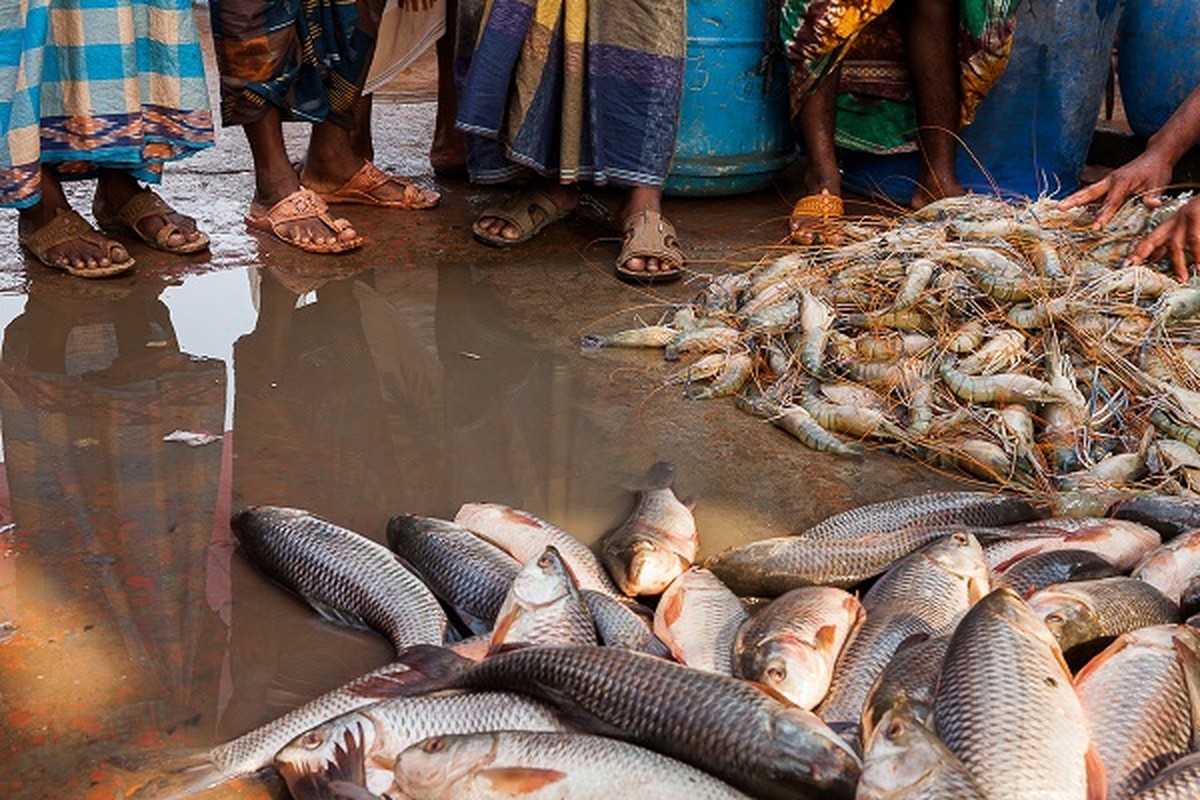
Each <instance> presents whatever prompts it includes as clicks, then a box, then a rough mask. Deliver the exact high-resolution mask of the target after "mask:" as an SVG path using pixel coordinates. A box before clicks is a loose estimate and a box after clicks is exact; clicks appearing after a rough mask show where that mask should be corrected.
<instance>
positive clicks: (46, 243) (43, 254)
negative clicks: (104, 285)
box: [17, 210, 136, 278]
mask: <svg viewBox="0 0 1200 800" xmlns="http://www.w3.org/2000/svg"><path fill="white" fill-rule="evenodd" d="M17 239H18V241H20V243H21V246H22V247H24V248H25V249H26V250H28V251H29V252H30V253H32V254H33V257H34V258H36V259H37V260H38V261H40V262H42V263H43V264H45V265H46V266H47V267H50V268H51V269H61V270H63V271H64V272H67V273H69V274H71V275H75V276H77V277H80V278H107V277H110V276H112V275H120V274H121V273H122V272H128V271H129V270H131V269H133V265H134V264H135V263H136V262H135V261H134V260H133V257H132V256H129V257H127V258H126V259H125V260H124V261H120V262H118V261H116V260H115V259H113V251H114V249H115V248H118V247H120V248H121V249H124V248H123V247H122V245H121V243H120V242H114V241H113V240H112V239H109V238H108V237H107V236H103V235H101V234H100V232H99V231H97V230H96V229H95V228H93V227H92V226H91V225H89V224H88V221H87V220H85V219H84V218H83V217H81V216H80V215H79V212H77V211H73V210H66V211H59V212H58V214H57V215H55V217H54V219H52V220H50V221H49V222H47V223H46V224H45V225H43V226H42V227H40V228H38V229H37V230H36V231H34V232H33V233H31V234H29V235H20V234H19V235H18V237H17ZM73 241H81V242H85V243H87V244H90V245H94V246H95V247H96V248H97V249H99V250H100V252H101V253H103V254H104V256H105V257H107V258H108V260H109V261H110V262H111V263H110V264H109V265H108V266H106V267H101V266H95V267H87V266H84V267H76V266H75V265H73V264H71V263H70V262H69V261H64V260H63V257H62V256H54V255H51V254H50V251H51V250H53V249H54V248H55V247H58V246H59V245H64V244H67V243H68V242H73Z"/></svg>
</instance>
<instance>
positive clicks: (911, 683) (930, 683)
mask: <svg viewBox="0 0 1200 800" xmlns="http://www.w3.org/2000/svg"><path fill="white" fill-rule="evenodd" d="M951 634H953V631H952V630H951V631H947V632H945V633H940V634H937V635H934V636H914V637H912V638H911V639H909V640H908V641H907V642H905V643H904V644H902V645H901V646H900V648H899V649H897V650H896V653H895V655H893V656H892V660H891V661H889V662H888V664H887V666H886V667H884V668H883V672H881V673H879V678H878V680H876V681H875V685H874V686H872V687H871V690H870V691H869V692H868V693H867V699H866V700H865V701H864V703H863V715H862V737H863V740H864V741H868V742H869V741H870V740H871V735H872V733H873V732H874V730H875V728H876V727H877V726H878V725H879V721H880V719H882V717H883V715H884V714H885V713H887V712H888V711H889V710H891V709H895V708H904V709H907V711H908V713H909V714H911V715H912V716H913V717H914V718H915V719H917V720H919V721H920V722H921V724H923V725H930V726H932V725H933V722H932V720H933V698H934V694H935V693H936V692H937V682H938V676H939V675H941V672H942V661H943V660H944V659H945V658H946V648H948V647H949V646H950V636H951Z"/></svg>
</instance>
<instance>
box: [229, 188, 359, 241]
mask: <svg viewBox="0 0 1200 800" xmlns="http://www.w3.org/2000/svg"><path fill="white" fill-rule="evenodd" d="M245 219H246V225H247V226H249V227H250V228H253V229H254V230H257V231H262V232H264V233H269V234H271V235H272V236H274V237H275V238H276V239H278V240H279V241H281V242H283V243H284V244H290V245H291V246H292V247H296V248H299V249H300V250H303V251H304V252H306V253H320V254H327V253H347V252H349V251H351V250H357V249H358V248H360V247H362V245H363V237H361V236H355V237H354V238H353V239H351V240H349V241H340V240H338V239H337V238H336V236H337V234H340V233H341V232H342V231H344V230H346V229H347V228H349V227H350V222H349V221H348V220H344V219H340V218H339V219H334V218H333V217H331V216H329V206H327V205H325V201H324V200H322V199H321V198H320V197H318V196H317V194H316V192H314V191H312V190H311V189H305V188H303V187H301V188H299V189H297V190H296V191H294V192H292V193H291V194H289V195H288V196H287V197H285V198H283V199H282V200H280V201H279V202H278V203H276V204H275V205H273V206H271V207H270V208H267V207H266V206H264V205H262V204H261V203H257V202H254V203H251V204H250V212H249V213H248V214H246V217H245ZM310 219H315V220H318V221H319V222H320V223H321V224H322V225H324V226H325V227H326V228H328V229H329V230H330V231H332V232H333V234H334V236H335V239H334V241H333V242H326V243H325V244H318V243H317V242H315V241H307V242H305V241H301V240H300V239H297V238H294V237H291V236H287V235H285V234H284V231H283V226H285V225H289V224H291V223H294V222H303V221H305V220H310Z"/></svg>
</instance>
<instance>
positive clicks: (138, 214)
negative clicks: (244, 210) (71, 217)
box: [92, 189, 209, 255]
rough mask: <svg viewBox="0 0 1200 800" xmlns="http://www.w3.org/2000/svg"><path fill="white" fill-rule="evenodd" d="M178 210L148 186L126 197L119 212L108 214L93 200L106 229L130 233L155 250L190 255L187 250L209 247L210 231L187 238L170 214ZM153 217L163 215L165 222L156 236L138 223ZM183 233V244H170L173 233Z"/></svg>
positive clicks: (97, 216) (197, 250) (112, 231)
mask: <svg viewBox="0 0 1200 800" xmlns="http://www.w3.org/2000/svg"><path fill="white" fill-rule="evenodd" d="M175 213H177V212H176V211H175V209H174V208H172V207H171V205H170V203H168V202H167V201H166V200H163V199H162V198H161V197H159V196H158V195H157V194H155V193H154V192H152V191H151V190H149V189H142V190H141V191H140V192H137V193H136V194H134V195H133V197H130V198H129V200H128V201H126V203H125V205H123V206H121V208H120V210H119V211H117V213H115V214H113V215H111V216H109V215H105V214H103V213H102V212H101V211H100V210H99V209H98V208H97V207H96V204H95V203H94V202H93V203H92V215H93V216H95V217H96V222H97V223H98V224H99V225H100V227H101V228H103V229H104V230H106V231H109V232H110V233H127V234H130V235H132V236H134V237H136V238H137V239H138V240H139V241H142V242H145V243H146V244H148V245H150V246H151V247H153V248H155V249H156V250H163V251H166V252H168V253H175V254H176V255H187V254H188V253H198V252H200V251H201V250H205V249H207V248H208V243H209V239H208V235H207V234H205V233H200V232H199V231H197V233H200V236H199V238H197V239H194V240H192V241H190V242H189V241H186V239H187V235H186V234H185V233H184V232H183V229H181V228H180V227H179V226H178V225H176V224H175V223H174V222H171V215H172V214H175ZM150 217H162V219H163V225H162V227H161V228H159V229H158V231H157V232H156V233H155V234H154V236H153V237H150V236H147V235H146V234H144V233H142V229H141V228H139V227H138V225H139V223H142V222H144V221H145V220H147V219H149V218H150ZM177 233H178V234H179V235H181V236H183V237H184V240H185V241H184V242H183V244H171V237H172V236H173V235H175V234H177Z"/></svg>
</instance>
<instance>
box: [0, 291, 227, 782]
mask: <svg viewBox="0 0 1200 800" xmlns="http://www.w3.org/2000/svg"><path fill="white" fill-rule="evenodd" d="M224 402H225V372H224V365H223V364H222V363H221V362H219V361H214V360H209V359H192V358H189V357H187V356H185V355H184V354H182V353H181V352H180V351H179V347H178V344H177V342H176V340H175V335H174V331H173V330H172V327H171V321H170V316H169V314H168V313H167V309H166V307H165V306H164V305H163V304H162V303H161V302H160V300H159V298H158V289H157V288H156V287H150V288H146V287H142V286H137V285H134V286H120V285H112V286H110V285H101V286H92V285H88V284H85V283H84V282H78V281H76V282H65V281H53V280H49V281H46V280H38V279H36V278H35V279H34V280H33V282H32V283H31V285H30V287H29V300H28V303H27V304H26V307H25V311H24V313H23V314H21V315H20V316H19V317H17V318H16V319H15V320H14V321H13V322H12V323H11V324H10V325H9V326H8V328H7V330H6V331H5V337H4V347H3V353H2V363H0V409H2V411H3V438H4V452H5V456H6V468H7V479H8V489H9V494H10V499H11V509H12V515H13V520H14V522H15V523H16V531H15V534H14V541H15V545H14V547H15V548H16V549H17V555H18V557H17V558H16V559H15V563H16V579H15V583H16V619H15V620H14V621H15V624H16V626H17V629H16V633H15V634H14V635H13V636H12V637H11V638H10V639H9V640H8V641H7V642H6V643H5V644H4V645H3V646H2V647H0V675H2V678H0V680H2V681H3V683H2V684H0V698H2V700H0V702H2V703H3V711H4V712H6V714H5V718H6V719H7V721H8V723H9V727H10V736H11V742H10V744H9V747H10V748H12V756H13V757H12V758H11V759H6V762H7V763H8V764H9V768H8V769H6V770H4V772H3V775H0V794H3V795H4V796H6V797H19V796H30V797H41V796H44V793H45V792H44V789H45V787H46V785H52V786H54V787H56V788H57V789H61V790H62V791H63V792H64V795H63V796H82V793H81V792H80V793H75V792H73V791H71V790H70V789H68V788H67V787H72V786H74V787H79V786H81V785H83V786H86V781H87V779H88V774H89V770H88V769H87V768H86V766H85V765H87V764H91V763H95V760H96V758H97V755H98V753H99V752H103V751H107V750H110V749H117V743H123V746H124V747H128V744H127V742H128V741H129V739H130V737H132V736H140V737H141V738H140V739H139V740H138V741H139V742H141V743H142V744H152V743H153V741H154V736H153V732H155V731H171V730H175V729H177V728H179V727H180V726H185V725H194V724H196V723H199V722H201V721H202V720H203V719H204V717H205V716H208V715H211V713H212V709H213V700H212V697H211V694H212V687H213V686H214V685H215V681H214V678H215V676H216V672H217V665H218V663H219V653H220V646H219V645H220V642H221V640H222V638H223V634H222V633H221V630H220V626H219V620H218V618H217V617H216V615H215V614H214V612H213V610H212V608H211V607H210V603H209V599H208V592H209V590H210V587H209V586H207V585H206V578H207V570H206V561H207V558H208V549H209V545H210V541H211V540H212V537H213V533H214V528H213V518H214V512H215V511H216V508H217V505H218V485H219V475H220V466H221V464H220V462H221V447H220V445H216V446H211V445H210V446H207V447H187V446H185V445H181V444H178V443H168V442H164V441H163V437H164V436H165V435H166V434H168V433H170V432H172V431H174V430H177V429H181V430H185V431H215V432H220V430H221V427H222V418H223V412H224ZM14 766H15V769H14V768H13V767H14ZM5 782H7V783H8V784H9V785H8V786H7V791H5V790H4V788H5V787H4V785H3V784H4V783H5Z"/></svg>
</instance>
